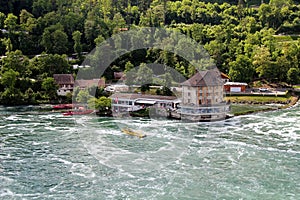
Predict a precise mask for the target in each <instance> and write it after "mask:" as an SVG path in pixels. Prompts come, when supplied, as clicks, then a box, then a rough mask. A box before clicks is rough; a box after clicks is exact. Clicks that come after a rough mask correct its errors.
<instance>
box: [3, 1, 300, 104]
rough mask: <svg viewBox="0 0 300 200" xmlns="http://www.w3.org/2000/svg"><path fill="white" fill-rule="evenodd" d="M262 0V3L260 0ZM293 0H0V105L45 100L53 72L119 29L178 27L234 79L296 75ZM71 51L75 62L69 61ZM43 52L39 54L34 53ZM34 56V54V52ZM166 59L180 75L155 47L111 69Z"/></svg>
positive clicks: (297, 27)
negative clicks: (201, 46)
mask: <svg viewBox="0 0 300 200" xmlns="http://www.w3.org/2000/svg"><path fill="white" fill-rule="evenodd" d="M262 2H263V3H262ZM298 3H299V1H292V0H271V1H266V0H264V1H257V0H252V1H251V0H248V1H246V0H235V1H233V0H228V1H222V0H215V1H208V0H207V1H199V0H183V1H175V0H173V1H168V0H154V1H153V0H140V1H137V0H126V1H125V0H9V1H8V0H7V1H1V2H0V29H1V31H0V38H1V41H0V55H1V62H0V65H1V71H0V74H1V81H0V83H1V85H0V91H1V93H0V102H1V103H2V104H22V103H25V104H27V103H37V102H47V101H49V100H50V99H55V98H57V97H56V96H55V92H53V91H55V84H54V81H53V79H52V77H53V74H54V73H74V74H75V73H76V71H75V70H73V68H72V67H71V66H72V64H80V63H81V62H82V60H83V59H84V55H83V53H82V52H90V51H91V50H92V49H94V48H95V46H96V45H97V44H100V43H101V42H102V41H103V40H105V39H107V38H109V37H111V36H112V35H113V34H115V33H118V32H120V31H121V28H128V29H131V28H134V27H164V28H168V29H174V30H179V31H180V32H182V33H184V34H186V35H187V36H189V37H191V38H193V39H194V40H196V41H197V42H199V43H200V44H202V45H203V46H204V48H205V49H206V50H207V51H208V52H209V54H210V55H211V57H212V58H213V59H214V61H215V63H216V65H217V67H218V68H219V69H220V70H221V71H222V72H224V73H227V74H229V76H230V77H231V79H232V80H233V81H246V82H250V81H253V80H255V79H259V78H264V79H266V80H268V81H272V82H281V81H282V82H287V83H291V84H297V83H299V81H300V78H299V76H300V70H299V63H300V39H299V38H300V37H299V34H300V6H299V4H298ZM75 53H76V55H77V60H75V61H68V59H66V58H67V57H68V56H70V55H72V54H73V55H74V54H75ZM40 54H42V55H40ZM37 55H39V56H37ZM154 62H157V63H164V64H166V65H168V66H170V67H173V68H174V69H176V70H177V71H179V72H180V73H182V74H183V75H184V76H185V77H189V76H191V75H192V74H193V73H194V70H193V69H194V68H193V67H191V66H190V64H189V63H188V62H187V61H185V60H184V59H182V58H180V57H178V56H176V55H174V54H172V53H167V52H164V51H157V50H153V49H145V50H140V52H132V53H129V54H127V55H126V56H122V59H118V60H116V61H115V62H114V63H113V64H112V66H111V68H110V70H109V71H108V72H107V73H105V76H106V78H107V79H108V80H109V79H110V78H112V72H113V71H124V70H125V68H126V66H127V67H130V66H139V65H140V64H142V63H154Z"/></svg>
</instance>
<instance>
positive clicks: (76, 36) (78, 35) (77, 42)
mask: <svg viewBox="0 0 300 200" xmlns="http://www.w3.org/2000/svg"><path fill="white" fill-rule="evenodd" d="M81 35H82V33H80V31H75V32H73V34H72V36H73V40H74V51H75V52H76V53H77V55H78V57H79V58H81V52H82V45H81V42H80V41H81Z"/></svg>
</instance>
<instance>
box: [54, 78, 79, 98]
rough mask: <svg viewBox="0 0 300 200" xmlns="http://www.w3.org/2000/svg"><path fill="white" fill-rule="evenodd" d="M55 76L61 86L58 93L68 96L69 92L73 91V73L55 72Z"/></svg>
mask: <svg viewBox="0 0 300 200" xmlns="http://www.w3.org/2000/svg"><path fill="white" fill-rule="evenodd" d="M53 78H54V80H55V82H56V84H57V85H58V86H59V88H58V90H57V94H58V95H59V96H66V94H67V93H72V92H73V88H74V77H73V75H72V74H54V75H53Z"/></svg>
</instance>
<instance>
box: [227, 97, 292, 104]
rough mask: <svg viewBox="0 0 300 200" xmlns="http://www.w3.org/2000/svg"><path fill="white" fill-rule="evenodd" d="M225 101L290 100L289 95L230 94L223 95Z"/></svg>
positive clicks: (259, 101) (265, 101)
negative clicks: (228, 95)
mask: <svg viewBox="0 0 300 200" xmlns="http://www.w3.org/2000/svg"><path fill="white" fill-rule="evenodd" d="M225 100H226V101H229V100H230V101H231V102H233V103H238V102H249V103H250V102H251V103H274V102H286V103H288V101H290V100H291V97H290V96H286V97H274V96H231V97H225Z"/></svg>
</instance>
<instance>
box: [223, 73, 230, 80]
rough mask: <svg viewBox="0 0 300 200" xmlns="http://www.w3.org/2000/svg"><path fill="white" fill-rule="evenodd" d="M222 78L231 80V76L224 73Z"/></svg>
mask: <svg viewBox="0 0 300 200" xmlns="http://www.w3.org/2000/svg"><path fill="white" fill-rule="evenodd" d="M221 78H222V79H230V78H229V76H228V75H227V74H225V73H223V72H221Z"/></svg>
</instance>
